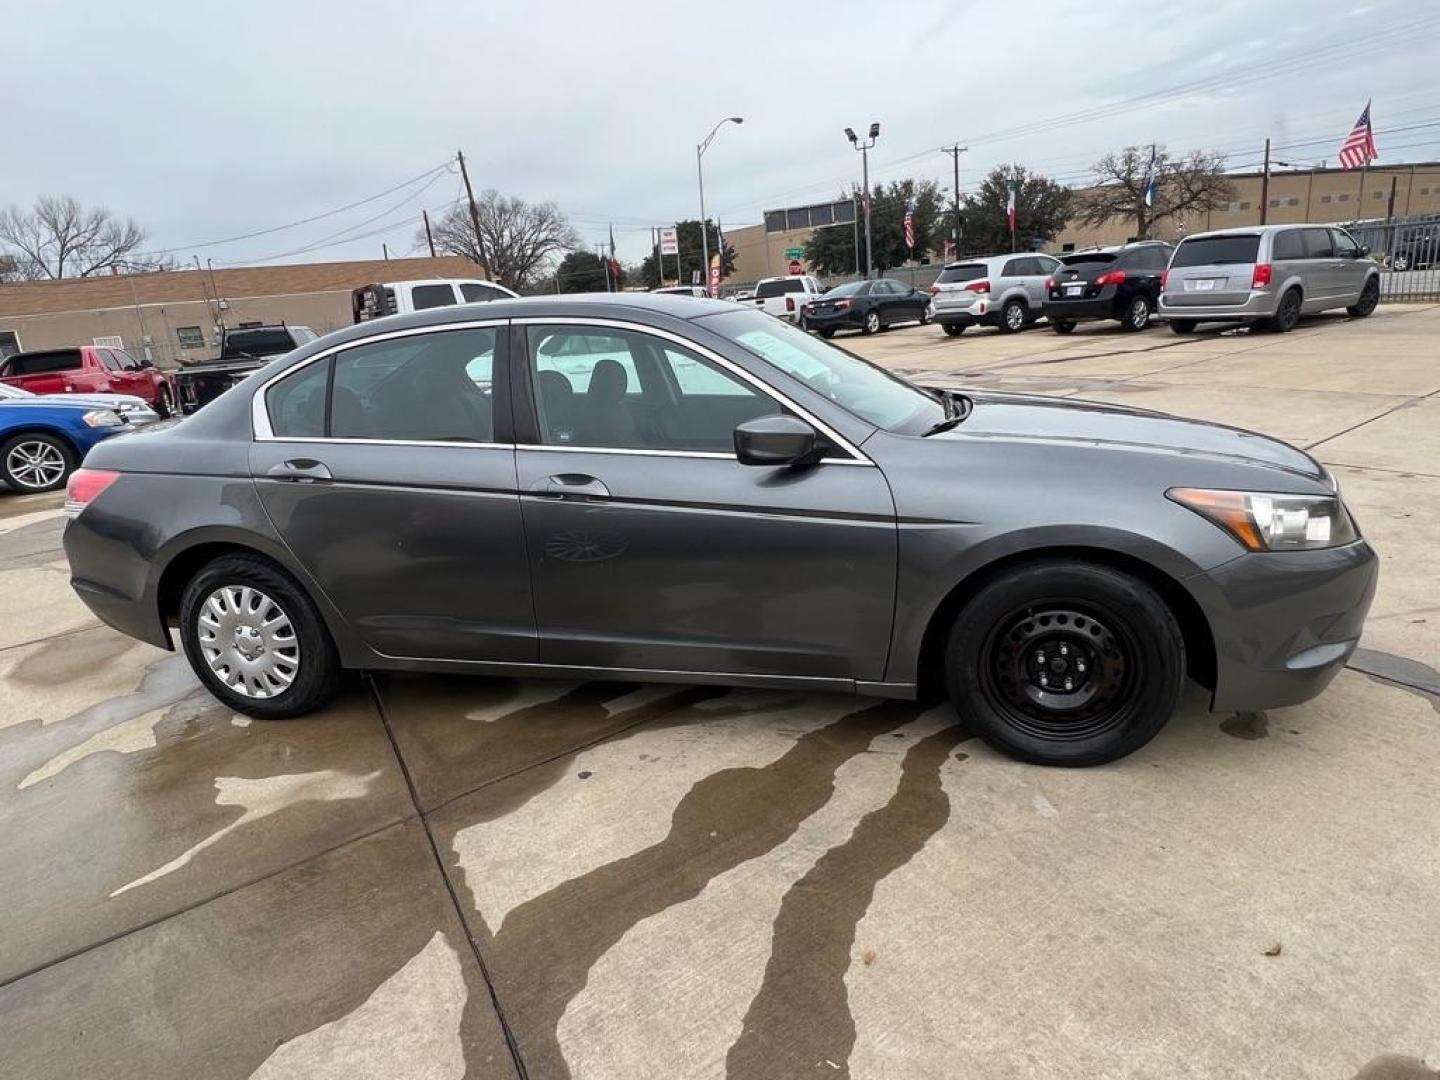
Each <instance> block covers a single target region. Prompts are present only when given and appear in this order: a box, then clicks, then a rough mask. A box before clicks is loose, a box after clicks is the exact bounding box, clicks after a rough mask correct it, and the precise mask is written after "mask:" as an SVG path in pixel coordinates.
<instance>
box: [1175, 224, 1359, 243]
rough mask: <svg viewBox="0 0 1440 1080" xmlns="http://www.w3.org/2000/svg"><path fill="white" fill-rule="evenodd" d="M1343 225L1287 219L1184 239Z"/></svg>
mask: <svg viewBox="0 0 1440 1080" xmlns="http://www.w3.org/2000/svg"><path fill="white" fill-rule="evenodd" d="M1341 228H1344V226H1343V225H1336V224H1324V223H1320V222H1310V221H1287V222H1284V223H1283V224H1280V225H1232V226H1230V227H1229V228H1227V229H1207V230H1206V231H1205V232H1197V233H1191V234H1190V235H1189V236H1186V237H1184V238H1182V242H1183V241H1184V240H1198V239H1200V238H1201V237H1203V236H1258V235H1259V234H1260V233H1267V232H1279V231H1280V230H1281V229H1341Z"/></svg>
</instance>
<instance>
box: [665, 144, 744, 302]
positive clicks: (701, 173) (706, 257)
mask: <svg viewBox="0 0 1440 1080" xmlns="http://www.w3.org/2000/svg"><path fill="white" fill-rule="evenodd" d="M744 122H745V118H744V117H743V116H727V117H726V118H725V119H724V120H721V121H720V122H719V123H718V124H716V125H715V126H714V127H713V128H711V129H710V134H709V135H706V136H705V138H704V139H703V140H701V141H700V142H698V143H696V144H695V178H696V179H697V180H699V182H700V258H701V260H702V262H701V268H700V273H701V274H702V275H704V281H705V291H706V292H709V291H710V232H709V230H708V229H706V228H705V168H704V164H703V161H704V157H705V151H706V150H708V149H709V148H710V144H711V143H712V142H714V141H715V136H716V135H717V134H718V133H719V131H720V129H721V128H722V127H724V126H725V125H726V124H743V123H744ZM676 259H677V260H678V259H679V256H678V255H677V256H676ZM720 261H721V263H722V264H723V263H724V261H725V252H723V251H722V252H720ZM681 284H684V282H681Z"/></svg>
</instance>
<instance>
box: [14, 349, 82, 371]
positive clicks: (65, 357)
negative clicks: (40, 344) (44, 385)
mask: <svg viewBox="0 0 1440 1080" xmlns="http://www.w3.org/2000/svg"><path fill="white" fill-rule="evenodd" d="M79 366H80V350H79V349H55V350H54V351H52V352H43V353H23V354H21V355H19V356H12V357H11V358H10V362H9V363H8V364H7V365H6V367H5V374H6V375H46V374H48V373H50V372H52V371H70V370H72V369H74V368H78V367H79Z"/></svg>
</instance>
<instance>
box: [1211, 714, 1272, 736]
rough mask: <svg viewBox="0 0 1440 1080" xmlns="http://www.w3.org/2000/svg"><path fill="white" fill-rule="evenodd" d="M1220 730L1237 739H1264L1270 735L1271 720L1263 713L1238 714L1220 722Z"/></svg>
mask: <svg viewBox="0 0 1440 1080" xmlns="http://www.w3.org/2000/svg"><path fill="white" fill-rule="evenodd" d="M1220 730H1221V731H1223V732H1225V734H1226V735H1233V736H1234V737H1235V738H1237V739H1249V740H1252V741H1253V740H1255V739H1263V738H1265V737H1266V736H1267V735H1269V734H1270V718H1269V717H1268V716H1266V715H1265V714H1264V713H1263V712H1237V713H1235V714H1234V715H1232V716H1227V717H1226V718H1225V719H1224V720H1221V721H1220Z"/></svg>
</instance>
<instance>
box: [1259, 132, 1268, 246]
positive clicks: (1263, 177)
mask: <svg viewBox="0 0 1440 1080" xmlns="http://www.w3.org/2000/svg"><path fill="white" fill-rule="evenodd" d="M1269 212H1270V140H1269V139H1266V140H1265V169H1264V171H1263V172H1262V173H1261V174H1260V224H1261V225H1264V224H1265V218H1266V216H1267V215H1268V214H1269Z"/></svg>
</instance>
